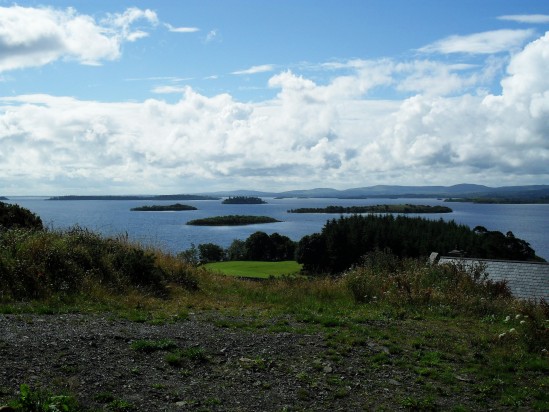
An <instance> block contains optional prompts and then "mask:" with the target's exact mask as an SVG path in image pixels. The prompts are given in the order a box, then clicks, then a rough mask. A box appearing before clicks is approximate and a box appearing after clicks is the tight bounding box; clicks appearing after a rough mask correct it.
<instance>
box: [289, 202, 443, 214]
mask: <svg viewBox="0 0 549 412" xmlns="http://www.w3.org/2000/svg"><path fill="white" fill-rule="evenodd" d="M452 212H453V210H452V209H450V208H449V207H446V206H427V205H409V204H405V205H372V206H348V207H347V206H327V207H318V208H315V207H303V208H299V209H290V210H288V213H452Z"/></svg>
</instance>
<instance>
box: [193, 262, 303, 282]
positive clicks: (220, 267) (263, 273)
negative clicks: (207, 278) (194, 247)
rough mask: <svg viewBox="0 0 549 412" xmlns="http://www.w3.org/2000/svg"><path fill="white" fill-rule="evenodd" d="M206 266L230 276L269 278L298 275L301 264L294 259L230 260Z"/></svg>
mask: <svg viewBox="0 0 549 412" xmlns="http://www.w3.org/2000/svg"><path fill="white" fill-rule="evenodd" d="M204 267H206V268H208V269H210V270H212V271H214V272H221V273H223V274H224V275H228V276H240V277H247V278H268V277H270V276H274V277H280V276H284V275H297V274H298V273H299V271H300V270H301V265H300V264H299V263H297V262H296V261H294V260H286V261H282V262H259V261H244V260H243V261H240V260H236V261H230V262H215V263H208V264H206V265H204Z"/></svg>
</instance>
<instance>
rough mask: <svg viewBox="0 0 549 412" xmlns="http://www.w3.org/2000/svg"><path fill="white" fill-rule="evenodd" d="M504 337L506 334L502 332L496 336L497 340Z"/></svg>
mask: <svg viewBox="0 0 549 412" xmlns="http://www.w3.org/2000/svg"><path fill="white" fill-rule="evenodd" d="M505 335H506V333H505V332H503V333H500V334H499V335H498V339H501V338H503V337H504V336H505Z"/></svg>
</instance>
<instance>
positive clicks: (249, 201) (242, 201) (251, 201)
mask: <svg viewBox="0 0 549 412" xmlns="http://www.w3.org/2000/svg"><path fill="white" fill-rule="evenodd" d="M221 203H223V204H224V205H262V204H265V203H267V202H265V201H264V200H263V199H261V198H259V197H255V196H235V197H229V198H227V199H225V200H224V201H223V202H221Z"/></svg>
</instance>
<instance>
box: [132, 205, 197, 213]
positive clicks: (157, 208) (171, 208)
mask: <svg viewBox="0 0 549 412" xmlns="http://www.w3.org/2000/svg"><path fill="white" fill-rule="evenodd" d="M130 210H131V211H132V212H179V211H182V210H198V209H197V208H196V207H194V206H189V205H182V204H181V203H176V204H174V205H151V206H139V207H132V208H131V209H130Z"/></svg>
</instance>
